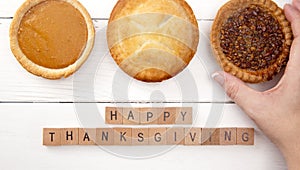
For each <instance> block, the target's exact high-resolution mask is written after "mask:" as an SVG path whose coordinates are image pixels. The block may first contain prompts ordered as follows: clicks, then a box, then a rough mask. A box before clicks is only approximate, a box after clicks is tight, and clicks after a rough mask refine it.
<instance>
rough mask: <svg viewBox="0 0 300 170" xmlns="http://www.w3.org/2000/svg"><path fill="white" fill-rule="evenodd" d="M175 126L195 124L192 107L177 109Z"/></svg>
mask: <svg viewBox="0 0 300 170" xmlns="http://www.w3.org/2000/svg"><path fill="white" fill-rule="evenodd" d="M175 124H178V125H192V124H193V108H192V107H183V108H177V109H176V119H175Z"/></svg>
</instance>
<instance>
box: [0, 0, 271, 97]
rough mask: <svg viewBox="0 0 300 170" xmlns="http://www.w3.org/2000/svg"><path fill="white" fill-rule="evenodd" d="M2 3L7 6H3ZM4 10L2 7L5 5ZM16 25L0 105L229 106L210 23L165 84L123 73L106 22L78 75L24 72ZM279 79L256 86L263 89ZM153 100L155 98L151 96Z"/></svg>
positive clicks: (1, 27) (6, 51) (1, 31)
mask: <svg viewBox="0 0 300 170" xmlns="http://www.w3.org/2000/svg"><path fill="white" fill-rule="evenodd" d="M1 2H2V1H1ZM0 6H1V5H0ZM10 22H11V20H7V19H0V23H1V24H0V37H2V38H1V39H0V44H1V50H0V60H1V62H0V79H1V80H5V81H2V82H1V83H0V89H1V90H0V101H9V102H16V101H17V102H24V101H25V102H58V101H59V102H72V101H75V102H94V101H102V102H129V101H130V102H165V101H167V102H228V101H230V100H229V99H228V98H227V97H226V96H225V94H224V91H223V90H222V89H221V88H220V87H219V85H218V84H217V83H215V82H214V81H213V80H212V78H211V74H213V72H214V71H216V70H220V68H219V66H218V64H217V63H216V61H215V59H214V57H213V56H212V53H211V50H210V43H209V39H208V38H207V37H209V32H210V28H211V24H212V22H211V21H201V22H199V27H200V28H199V29H200V31H201V38H200V45H199V48H198V52H197V54H196V56H195V57H194V59H193V60H192V61H191V63H190V65H189V66H188V67H187V69H185V70H184V71H183V72H182V73H180V74H179V75H178V76H176V77H175V78H173V79H170V80H168V81H165V82H163V83H155V84H152V83H142V82H139V81H136V80H134V79H132V78H130V77H129V76H127V75H126V74H124V73H123V72H122V71H121V70H120V69H119V67H118V66H117V65H116V64H115V62H114V61H113V59H112V58H111V56H110V55H109V50H108V49H107V44H106V38H105V37H106V30H105V29H106V21H95V22H94V24H95V27H96V32H97V35H96V42H95V47H94V50H93V52H92V54H91V56H90V57H89V59H88V61H87V62H86V63H85V64H84V65H83V67H82V68H81V69H80V70H79V71H78V72H76V73H75V74H74V75H73V76H71V77H69V78H67V79H62V80H46V79H43V78H39V77H36V76H33V75H31V74H30V73H28V72H27V71H25V70H24V69H23V68H22V67H21V65H20V64H19V63H18V62H17V60H16V59H15V58H14V56H13V54H12V53H11V51H10V47H9V37H8V34H9V25H10ZM275 84H276V80H274V81H271V82H268V83H265V84H260V85H256V86H255V87H256V88H258V89H260V90H264V89H268V88H270V87H272V86H274V85H275ZM150 96H151V97H150Z"/></svg>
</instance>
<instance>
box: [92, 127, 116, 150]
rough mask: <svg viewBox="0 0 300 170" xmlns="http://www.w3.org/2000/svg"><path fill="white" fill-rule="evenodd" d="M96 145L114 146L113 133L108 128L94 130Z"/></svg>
mask: <svg viewBox="0 0 300 170" xmlns="http://www.w3.org/2000/svg"><path fill="white" fill-rule="evenodd" d="M96 144H97V145H100V146H104V145H113V144H114V131H113V129H110V128H98V129H96Z"/></svg>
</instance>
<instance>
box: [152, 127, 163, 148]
mask: <svg viewBox="0 0 300 170" xmlns="http://www.w3.org/2000/svg"><path fill="white" fill-rule="evenodd" d="M166 144H167V128H150V129H149V145H166Z"/></svg>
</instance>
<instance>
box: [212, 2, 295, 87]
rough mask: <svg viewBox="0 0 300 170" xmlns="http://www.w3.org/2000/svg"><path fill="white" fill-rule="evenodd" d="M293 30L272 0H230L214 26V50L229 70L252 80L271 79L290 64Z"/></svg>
mask: <svg viewBox="0 0 300 170" xmlns="http://www.w3.org/2000/svg"><path fill="white" fill-rule="evenodd" d="M292 37H293V36H292V30H291V26H290V23H289V22H288V21H287V19H286V17H285V15H284V12H283V10H282V9H281V8H279V7H278V6H277V5H276V4H275V3H274V2H273V1H271V0H231V1H229V2H228V3H226V4H225V5H224V6H223V7H222V8H221V9H220V10H219V12H218V14H217V16H216V19H215V21H214V23H213V26H212V32H211V44H212V49H213V52H214V53H215V56H216V58H217V60H218V61H219V63H220V65H221V66H222V67H223V69H224V70H225V71H226V72H229V73H231V74H232V75H235V76H236V77H238V78H240V79H241V80H243V81H245V82H249V83H260V82H265V81H269V80H271V79H272V78H273V77H274V76H275V75H276V74H277V73H279V72H280V71H281V70H282V69H283V68H284V66H285V65H286V64H287V61H288V56H289V51H290V47H291V43H292Z"/></svg>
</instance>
